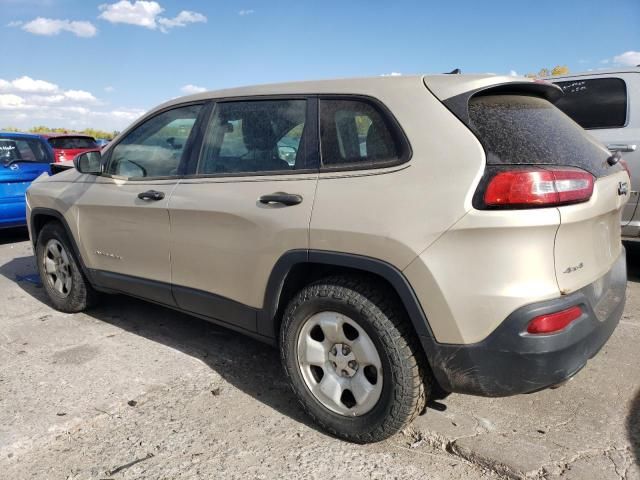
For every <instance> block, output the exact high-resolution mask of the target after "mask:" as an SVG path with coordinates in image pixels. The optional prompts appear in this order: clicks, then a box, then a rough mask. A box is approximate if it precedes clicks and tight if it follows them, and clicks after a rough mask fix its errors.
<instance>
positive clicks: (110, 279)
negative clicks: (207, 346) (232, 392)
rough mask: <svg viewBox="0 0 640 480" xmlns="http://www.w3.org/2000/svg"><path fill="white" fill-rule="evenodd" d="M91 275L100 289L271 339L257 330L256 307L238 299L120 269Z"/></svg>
mask: <svg viewBox="0 0 640 480" xmlns="http://www.w3.org/2000/svg"><path fill="white" fill-rule="evenodd" d="M91 275H92V277H93V285H94V287H96V288H97V289H98V290H100V291H102V292H108V293H122V294H125V295H128V296H131V297H136V298H140V299H143V300H147V301H150V302H153V303H156V304H158V305H162V306H165V307H169V308H173V309H174V310H178V311H180V312H183V313H187V314H189V315H194V316H196V317H198V318H202V319H205V320H208V321H210V322H212V323H215V324H218V325H222V326H224V327H227V328H231V329H233V330H236V331H239V332H242V333H245V334H247V335H250V336H252V337H254V338H259V339H260V340H262V341H264V342H267V343H273V340H272V339H271V338H266V337H264V336H261V335H258V334H257V333H256V316H257V311H258V310H257V309H255V308H252V307H249V306H247V305H243V304H241V303H239V302H236V301H233V300H230V299H228V298H225V297H221V296H219V295H216V294H213V293H209V292H204V291H202V290H197V289H194V288H188V287H180V286H175V285H174V286H172V285H171V284H169V283H165V282H158V281H155V280H148V279H144V278H139V277H135V276H131V275H125V274H121V273H115V272H107V271H103V270H91Z"/></svg>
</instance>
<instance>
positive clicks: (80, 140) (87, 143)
mask: <svg viewBox="0 0 640 480" xmlns="http://www.w3.org/2000/svg"><path fill="white" fill-rule="evenodd" d="M49 145H51V146H52V147H53V148H62V149H75V148H98V144H97V143H96V141H95V140H94V139H93V138H90V137H56V138H50V139H49Z"/></svg>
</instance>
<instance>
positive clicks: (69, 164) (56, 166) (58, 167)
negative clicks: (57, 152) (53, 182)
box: [49, 160, 74, 175]
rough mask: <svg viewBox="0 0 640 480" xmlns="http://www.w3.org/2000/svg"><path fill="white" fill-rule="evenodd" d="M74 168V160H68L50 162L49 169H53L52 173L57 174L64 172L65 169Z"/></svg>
mask: <svg viewBox="0 0 640 480" xmlns="http://www.w3.org/2000/svg"><path fill="white" fill-rule="evenodd" d="M72 168H74V166H73V160H67V161H66V162H59V163H50V164H49V169H50V170H51V175H55V174H57V173H60V172H64V171H65V170H70V169H72Z"/></svg>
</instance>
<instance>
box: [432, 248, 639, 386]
mask: <svg viewBox="0 0 640 480" xmlns="http://www.w3.org/2000/svg"><path fill="white" fill-rule="evenodd" d="M626 286H627V275H626V258H625V254H624V251H623V253H622V254H621V255H620V257H619V258H618V259H617V261H616V262H615V264H614V265H613V267H612V268H611V270H610V271H609V272H608V273H607V274H605V275H604V276H603V277H602V278H601V279H599V280H598V281H596V282H594V283H593V284H591V285H587V286H586V287H584V288H582V289H580V290H578V291H576V292H573V293H572V294H570V295H563V296H561V297H558V298H555V299H552V300H547V301H543V302H537V303H533V304H530V305H526V306H524V307H522V308H519V309H518V310H516V311H515V312H513V313H512V314H511V315H509V316H508V317H507V318H506V319H505V320H504V321H503V322H502V323H501V324H500V325H499V326H498V328H496V330H495V331H494V332H493V333H491V334H490V335H489V336H488V337H487V338H485V339H484V340H482V341H481V342H478V343H474V344H467V345H450V344H438V345H436V346H435V347H436V348H435V350H434V351H433V352H432V353H431V354H429V353H427V356H428V358H429V361H430V365H431V368H432V370H433V373H434V375H435V377H436V379H437V380H438V383H439V384H440V386H441V387H442V388H443V389H444V390H446V391H449V392H457V393H467V394H472V395H481V396H489V397H502V396H509V395H516V394H520V393H530V392H535V391H538V390H541V389H544V388H547V387H550V386H554V385H557V384H560V383H562V382H563V381H565V380H566V379H568V378H570V377H571V376H573V375H574V374H575V373H576V372H578V371H579V370H581V369H582V367H584V365H585V364H586V363H587V361H588V360H589V359H590V358H592V357H593V356H595V355H596V354H597V353H598V351H599V350H600V349H601V348H602V346H603V345H604V344H605V343H606V341H607V340H608V339H609V337H610V336H611V334H612V333H613V331H614V330H615V328H616V326H617V325H618V322H619V320H620V317H621V316H622V312H623V310H624V305H625V291H626ZM576 305H578V306H580V307H581V308H582V310H583V312H584V313H583V315H582V316H581V317H580V318H578V319H577V320H575V321H574V322H573V323H571V324H570V325H569V326H568V327H567V328H565V329H564V330H562V331H560V332H558V333H555V334H548V335H531V334H529V333H527V331H526V330H527V325H528V324H529V322H530V321H531V320H532V319H533V318H535V317H537V316H539V315H543V314H546V313H553V312H559V311H562V310H565V309H567V308H570V307H573V306H576ZM427 341H428V342H430V340H427ZM423 344H424V342H423Z"/></svg>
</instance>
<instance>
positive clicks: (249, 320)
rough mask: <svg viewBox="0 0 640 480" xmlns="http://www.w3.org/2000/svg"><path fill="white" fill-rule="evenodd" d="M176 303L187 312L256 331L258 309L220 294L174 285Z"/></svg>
mask: <svg viewBox="0 0 640 480" xmlns="http://www.w3.org/2000/svg"><path fill="white" fill-rule="evenodd" d="M172 291H173V296H174V298H175V300H176V304H177V305H178V307H180V309H182V310H184V311H185V312H190V313H196V314H199V315H203V316H206V317H212V318H216V319H217V320H220V321H222V322H224V323H227V324H232V325H235V326H237V327H240V328H242V329H244V330H248V331H251V332H255V331H256V319H257V312H258V310H257V309H255V308H252V307H249V306H247V305H244V304H242V303H239V302H236V301H234V300H230V299H228V298H225V297H221V296H220V295H215V294H213V293H209V292H203V291H201V290H196V289H194V288H188V287H180V286H177V285H174V286H173V287H172Z"/></svg>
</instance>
